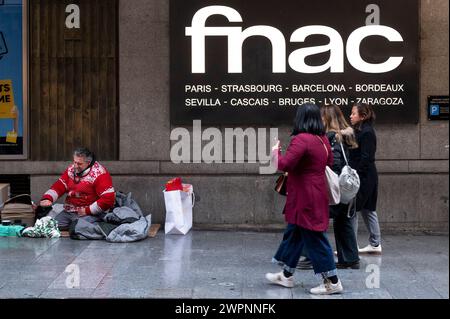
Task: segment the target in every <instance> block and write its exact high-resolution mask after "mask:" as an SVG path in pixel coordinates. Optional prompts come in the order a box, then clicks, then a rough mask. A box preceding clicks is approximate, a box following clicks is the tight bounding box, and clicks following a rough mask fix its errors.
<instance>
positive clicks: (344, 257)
mask: <svg viewBox="0 0 450 319" xmlns="http://www.w3.org/2000/svg"><path fill="white" fill-rule="evenodd" d="M320 112H321V115H322V121H323V123H324V126H325V131H326V135H327V137H328V140H329V141H330V145H331V150H332V152H333V158H334V161H333V167H332V169H333V171H334V172H335V173H336V174H338V175H340V174H341V172H342V168H343V167H344V166H345V165H347V163H346V160H347V161H348V158H349V150H351V149H356V148H357V147H358V144H357V143H356V139H355V134H354V132H353V129H352V128H351V127H350V126H349V125H348V123H347V121H346V120H345V118H344V115H343V114H342V111H341V109H340V108H339V107H338V106H336V105H324V106H322V108H321V109H320ZM341 145H342V147H341ZM342 150H344V152H345V154H344V153H343V152H342ZM344 156H345V157H344ZM348 206H349V205H348V204H342V203H341V204H338V205H333V206H330V218H333V228H334V237H335V239H336V250H337V257H338V262H337V264H336V267H337V268H341V269H345V268H352V269H359V267H360V266H359V255H358V243H357V241H356V234H355V230H354V228H353V223H352V219H351V218H350V216H348V210H349V209H348V208H349V207H348Z"/></svg>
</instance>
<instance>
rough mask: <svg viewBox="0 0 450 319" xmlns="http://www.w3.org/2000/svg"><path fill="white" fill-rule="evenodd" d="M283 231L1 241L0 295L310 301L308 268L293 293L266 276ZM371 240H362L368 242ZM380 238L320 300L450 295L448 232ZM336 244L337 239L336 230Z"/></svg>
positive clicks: (300, 274)
mask: <svg viewBox="0 0 450 319" xmlns="http://www.w3.org/2000/svg"><path fill="white" fill-rule="evenodd" d="M281 236H282V234H281V233H251V232H217V231H192V232H190V233H189V234H188V235H186V236H175V235H171V236H165V235H164V233H163V232H159V233H158V234H157V235H156V237H155V238H148V239H147V240H145V241H142V242H137V243H129V244H110V243H107V242H104V241H75V240H71V239H66V238H61V239H55V240H47V239H28V238H0V298H194V299H195V298H237V299H240V298H243V299H250V298H251V299H266V298H269V299H277V298H286V299H291V298H293V299H310V298H313V296H311V295H310V294H309V293H308V290H309V289H310V288H311V287H313V286H315V285H317V284H318V283H319V279H318V278H317V277H315V276H314V275H313V272H312V271H311V270H307V271H305V270H302V271H300V270H299V271H298V272H296V274H295V279H296V282H297V286H296V287H295V288H292V289H288V288H283V287H278V286H274V285H271V284H270V283H268V282H267V281H266V279H265V278H264V274H265V273H266V272H274V271H277V270H278V266H276V265H273V264H271V263H270V260H271V257H272V255H273V254H274V252H275V249H276V248H277V246H278V244H279V241H280V239H281ZM364 239H365V238H363V236H361V237H360V245H361V246H363V245H365V244H366V242H365V241H364ZM383 240H384V241H383V255H382V256H380V257H363V256H361V269H359V270H341V271H339V276H340V278H341V280H342V283H343V285H344V289H345V291H344V293H343V294H341V295H335V296H331V297H330V296H328V297H314V298H333V299H334V298H336V299H351V298H358V299H360V298H388V299H390V298H433V299H434V298H439V299H440V298H448V297H449V260H448V255H449V250H448V248H449V247H448V245H449V241H448V236H427V235H420V236H417V235H399V236H385V237H384V238H383ZM330 242H332V243H333V244H334V238H333V235H332V234H331V235H330ZM69 265H72V266H69ZM68 266H69V267H68ZM67 267H68V268H67ZM66 269H67V272H65V270H66ZM78 270H79V274H80V277H79V278H80V281H79V287H78V288H76V287H75V288H67V287H68V286H69V287H70V286H73V285H76V284H77V282H76V280H73V279H74V278H76V277H74V275H76V273H77V271H78ZM378 270H379V274H380V286H379V288H368V285H367V284H366V282H369V286H370V283H375V284H376V279H375V280H374V279H373V278H374V277H373V276H374V275H375V274H376V272H377V271H378ZM370 276H372V277H370Z"/></svg>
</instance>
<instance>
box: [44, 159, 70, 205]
mask: <svg viewBox="0 0 450 319" xmlns="http://www.w3.org/2000/svg"><path fill="white" fill-rule="evenodd" d="M68 182H69V168H67V169H66V170H65V171H64V173H63V174H62V175H61V177H60V178H59V179H58V180H57V181H56V182H55V183H54V184H53V185H52V187H50V189H49V190H48V191H46V192H45V194H44V195H43V196H42V200H45V199H47V200H49V201H51V202H52V203H54V202H56V201H57V200H58V198H60V197H61V196H62V195H64V194H65V193H66V192H67V185H68Z"/></svg>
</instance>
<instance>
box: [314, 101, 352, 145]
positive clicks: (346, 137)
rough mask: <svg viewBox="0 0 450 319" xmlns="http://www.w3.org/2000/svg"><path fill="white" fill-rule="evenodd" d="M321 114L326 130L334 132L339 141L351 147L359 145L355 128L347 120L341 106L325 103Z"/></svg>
mask: <svg viewBox="0 0 450 319" xmlns="http://www.w3.org/2000/svg"><path fill="white" fill-rule="evenodd" d="M320 114H321V116H322V121H323V124H324V126H325V132H327V133H328V132H334V133H335V134H336V140H337V141H338V142H339V143H341V142H344V143H345V144H347V145H348V146H349V147H350V148H357V147H358V143H357V142H356V138H355V134H354V133H353V129H352V128H351V126H350V125H349V124H348V123H347V121H346V120H345V117H344V114H342V111H341V109H340V108H339V106H336V105H323V106H322V107H321V108H320Z"/></svg>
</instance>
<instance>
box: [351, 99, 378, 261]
mask: <svg viewBox="0 0 450 319" xmlns="http://www.w3.org/2000/svg"><path fill="white" fill-rule="evenodd" d="M374 120H375V113H374V111H373V110H372V108H371V107H370V106H369V105H367V104H356V105H354V106H353V108H352V113H351V115H350V122H351V124H352V125H353V127H354V129H355V134H356V140H357V143H358V145H359V147H358V148H356V149H353V150H350V166H351V167H352V168H354V169H356V171H357V172H358V175H359V178H360V181H361V186H360V189H359V192H358V195H357V196H356V211H357V213H356V215H355V218H354V228H355V232H356V233H358V218H357V217H358V212H359V213H360V214H361V216H362V217H363V219H364V223H365V224H366V227H367V230H368V231H369V245H367V246H366V247H364V248H362V249H360V250H359V253H360V254H366V253H369V254H381V232H380V226H379V223H378V216H377V212H376V209H377V197H378V173H377V168H376V166H375V152H376V150H377V137H376V134H375V130H374V129H373V127H372V124H373V121H374Z"/></svg>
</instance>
